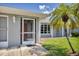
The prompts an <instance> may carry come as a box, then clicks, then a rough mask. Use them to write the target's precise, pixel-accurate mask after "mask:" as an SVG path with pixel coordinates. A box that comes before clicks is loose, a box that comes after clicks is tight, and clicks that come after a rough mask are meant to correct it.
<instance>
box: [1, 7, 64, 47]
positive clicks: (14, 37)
mask: <svg viewBox="0 0 79 59" xmlns="http://www.w3.org/2000/svg"><path fill="white" fill-rule="evenodd" d="M49 18H50V17H48V15H47V14H40V13H39V14H38V13H33V12H30V11H26V10H21V9H16V8H10V7H4V6H0V48H7V47H12V46H20V45H35V44H36V43H38V42H39V41H40V38H53V37H62V36H64V29H63V27H62V29H59V31H56V29H55V28H54V27H53V26H50V25H49Z"/></svg>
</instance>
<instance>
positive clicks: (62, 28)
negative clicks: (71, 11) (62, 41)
mask: <svg viewBox="0 0 79 59" xmlns="http://www.w3.org/2000/svg"><path fill="white" fill-rule="evenodd" d="M63 36H64V28H63V27H62V37H63Z"/></svg>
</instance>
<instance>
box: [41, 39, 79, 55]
mask: <svg viewBox="0 0 79 59" xmlns="http://www.w3.org/2000/svg"><path fill="white" fill-rule="evenodd" d="M70 42H71V44H72V46H73V48H74V49H75V51H76V52H77V53H79V37H71V38H70ZM41 43H42V46H43V47H44V48H46V49H47V50H48V53H47V55H48V56H67V55H69V52H70V51H71V49H70V46H69V44H68V42H67V40H66V38H65V37H63V38H52V39H46V40H42V42H41Z"/></svg>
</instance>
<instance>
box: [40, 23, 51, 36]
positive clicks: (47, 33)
mask: <svg viewBox="0 0 79 59" xmlns="http://www.w3.org/2000/svg"><path fill="white" fill-rule="evenodd" d="M42 25H43V31H44V29H45V25H47V29H46V33H44V32H43V33H41V26H42ZM41 26H40V33H41V35H50V34H51V28H50V33H49V32H48V23H41ZM49 27H50V26H49Z"/></svg>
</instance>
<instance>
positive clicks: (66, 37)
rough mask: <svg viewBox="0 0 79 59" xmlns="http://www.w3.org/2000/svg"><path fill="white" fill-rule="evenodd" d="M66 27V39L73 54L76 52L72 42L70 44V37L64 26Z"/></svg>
mask: <svg viewBox="0 0 79 59" xmlns="http://www.w3.org/2000/svg"><path fill="white" fill-rule="evenodd" d="M64 25H66V24H64ZM64 27H65V28H64V30H65V36H66V39H67V41H68V43H69V46H70V48H71V50H72V52H73V53H75V50H74V49H73V47H72V44H71V42H70V40H69V37H68V33H67V28H66V26H64Z"/></svg>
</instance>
